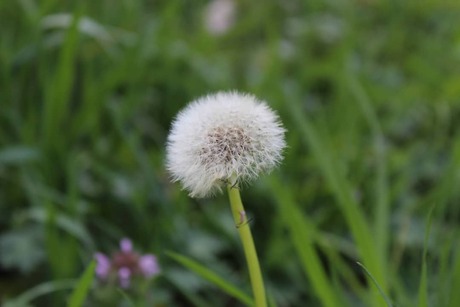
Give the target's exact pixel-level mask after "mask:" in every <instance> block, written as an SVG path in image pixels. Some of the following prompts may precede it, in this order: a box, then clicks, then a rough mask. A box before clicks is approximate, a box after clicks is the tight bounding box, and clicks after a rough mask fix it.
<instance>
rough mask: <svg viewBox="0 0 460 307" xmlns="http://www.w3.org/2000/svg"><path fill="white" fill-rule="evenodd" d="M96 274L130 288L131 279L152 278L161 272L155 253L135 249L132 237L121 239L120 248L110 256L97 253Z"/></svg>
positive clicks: (102, 278)
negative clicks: (145, 252) (143, 253)
mask: <svg viewBox="0 0 460 307" xmlns="http://www.w3.org/2000/svg"><path fill="white" fill-rule="evenodd" d="M94 258H95V259H96V261H97V266H96V276H97V277H98V278H99V279H101V280H104V281H112V280H118V283H119V285H120V287H122V288H125V289H126V288H129V287H130V285H131V281H135V280H137V279H138V278H145V279H147V278H151V277H153V276H155V275H157V274H159V272H160V266H159V265H158V261H157V258H156V257H155V255H153V254H146V255H141V254H139V253H137V252H136V251H134V249H133V243H132V241H131V240H130V239H128V238H124V239H122V240H121V241H120V250H119V251H116V252H114V253H113V254H112V256H111V257H110V258H109V257H107V256H106V255H105V254H103V253H96V254H95V255H94Z"/></svg>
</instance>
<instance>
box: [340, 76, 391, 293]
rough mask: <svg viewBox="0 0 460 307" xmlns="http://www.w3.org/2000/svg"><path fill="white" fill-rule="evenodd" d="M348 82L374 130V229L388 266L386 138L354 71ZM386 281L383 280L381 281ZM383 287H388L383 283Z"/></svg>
mask: <svg viewBox="0 0 460 307" xmlns="http://www.w3.org/2000/svg"><path fill="white" fill-rule="evenodd" d="M345 80H346V84H347V85H348V87H349V91H350V93H351V94H352V95H353V97H354V99H353V101H355V102H356V104H357V105H358V106H359V108H360V109H361V112H362V113H363V116H364V118H365V119H366V121H367V123H368V125H369V128H370V131H371V132H372V139H373V147H374V154H375V165H376V166H375V203H376V208H375V211H374V221H375V225H374V229H375V236H376V240H375V241H376V244H377V247H378V251H379V252H378V255H379V256H380V265H381V266H383V267H386V266H387V256H388V255H387V254H388V250H389V249H388V243H389V233H390V231H389V229H388V227H389V219H390V203H389V200H388V172H387V163H386V160H387V159H386V154H385V138H384V135H383V132H382V128H381V125H380V122H379V119H378V117H377V114H376V112H375V109H374V107H373V105H372V103H371V101H370V99H369V96H368V95H367V93H366V91H365V90H364V88H363V86H362V85H361V84H360V83H359V82H358V80H356V78H355V77H354V75H353V73H351V72H348V73H347V74H346V76H345ZM383 282H385V280H381V281H380V283H383ZM382 288H387V287H386V285H382Z"/></svg>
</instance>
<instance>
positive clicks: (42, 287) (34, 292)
mask: <svg viewBox="0 0 460 307" xmlns="http://www.w3.org/2000/svg"><path fill="white" fill-rule="evenodd" d="M74 286H75V280H57V281H49V282H44V283H42V284H39V285H38V286H35V287H33V288H31V289H29V290H27V291H26V292H24V293H23V294H21V295H20V296H18V297H17V298H15V299H13V300H10V301H6V302H5V303H4V305H3V306H4V307H17V306H28V305H29V303H30V302H31V301H33V300H34V299H36V298H38V297H40V296H43V295H46V294H50V293H54V292H56V291H60V290H67V289H72V288H73V287H74Z"/></svg>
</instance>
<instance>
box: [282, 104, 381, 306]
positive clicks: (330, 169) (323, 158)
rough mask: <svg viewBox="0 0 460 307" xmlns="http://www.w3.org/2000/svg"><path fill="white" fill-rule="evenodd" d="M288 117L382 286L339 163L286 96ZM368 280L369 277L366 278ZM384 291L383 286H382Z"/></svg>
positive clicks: (367, 235) (376, 261)
mask: <svg viewBox="0 0 460 307" xmlns="http://www.w3.org/2000/svg"><path fill="white" fill-rule="evenodd" d="M286 101H289V102H290V103H289V104H288V107H289V110H290V113H291V116H292V119H293V120H294V122H295V123H296V125H297V126H298V127H299V130H301V131H302V133H301V136H302V137H303V140H304V142H305V143H306V144H307V145H308V146H309V147H310V149H311V153H312V155H313V158H314V159H315V160H316V161H317V163H318V166H319V168H320V170H321V172H322V173H323V176H324V177H325V179H326V181H327V183H328V185H329V187H330V189H331V191H332V192H333V194H334V196H335V197H336V199H337V203H338V205H339V208H340V209H341V211H342V213H343V215H344V216H345V219H346V222H347V224H348V226H349V227H350V230H351V233H352V234H353V237H354V240H355V242H356V245H357V249H358V251H359V253H360V255H361V258H362V260H363V262H364V264H365V265H366V266H367V267H368V268H369V269H370V270H371V271H372V272H374V276H375V278H376V279H377V280H379V281H380V283H381V284H382V285H384V286H385V285H386V282H385V280H386V274H385V271H384V268H383V267H382V266H381V265H380V260H379V259H380V258H379V255H378V253H377V250H376V248H375V244H374V240H373V238H372V235H371V234H372V232H371V228H370V226H369V224H368V223H367V221H366V219H365V216H364V214H363V211H362V210H361V208H360V207H359V204H358V203H357V202H356V200H355V199H354V197H353V192H352V189H351V187H350V185H349V183H348V182H347V181H346V179H345V176H344V174H343V173H341V172H340V169H341V168H340V165H338V162H337V160H336V159H335V158H334V157H333V156H332V154H331V150H330V149H329V148H327V146H326V144H324V143H323V142H322V140H321V138H320V136H319V134H318V132H317V131H316V129H315V128H314V126H313V125H312V124H310V123H309V122H308V120H306V119H305V117H304V116H303V113H304V112H302V110H301V109H300V107H299V106H298V105H297V104H295V103H293V102H292V98H290V99H286ZM369 282H370V283H372V280H369ZM383 289H384V290H385V291H386V288H385V287H384V288H383ZM374 303H375V305H376V306H382V305H384V303H385V302H384V301H383V300H377V301H375V302H374Z"/></svg>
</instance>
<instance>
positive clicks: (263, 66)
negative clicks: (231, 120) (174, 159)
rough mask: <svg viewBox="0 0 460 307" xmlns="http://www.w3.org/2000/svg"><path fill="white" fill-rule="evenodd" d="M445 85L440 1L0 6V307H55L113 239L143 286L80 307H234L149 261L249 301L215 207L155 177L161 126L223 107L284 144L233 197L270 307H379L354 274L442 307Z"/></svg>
mask: <svg viewBox="0 0 460 307" xmlns="http://www.w3.org/2000/svg"><path fill="white" fill-rule="evenodd" d="M459 65H460V3H458V2H456V1H435V0H431V1H430V0H423V1H377V0H354V1H344V0H335V1H334V0H329V1H298V0H293V1H282V0H269V1H264V2H260V1H242V0H239V1H237V0H235V1H233V0H216V1H181V0H168V1H163V0H150V1H149V0H144V1H141V0H139V1H129V0H124V1H112V0H99V1H57V0H46V1H45V0H43V1H38V0H2V1H1V2H0V213H1V214H0V303H1V302H3V303H5V302H7V301H9V302H10V303H11V302H13V303H12V304H13V305H14V306H27V304H29V306H30V305H32V306H63V305H64V304H65V302H66V300H67V297H68V295H69V293H70V292H69V291H70V288H71V286H70V287H69V286H68V285H69V282H71V281H72V280H75V279H76V278H78V277H79V276H80V275H81V274H82V272H83V270H84V268H85V267H86V266H87V265H88V263H89V262H90V260H91V259H92V257H93V255H94V253H95V252H97V251H101V252H104V253H107V254H110V253H111V252H113V251H115V250H117V249H118V242H119V240H120V239H121V238H123V237H128V238H131V239H132V241H133V242H134V247H135V249H136V250H138V251H139V252H142V253H154V254H156V255H157V256H158V258H159V261H160V265H161V268H162V274H161V275H160V276H159V277H157V278H156V279H155V280H153V281H151V282H150V283H148V285H147V286H145V288H144V289H142V291H141V292H142V293H139V291H137V290H136V289H128V290H126V291H118V290H116V289H115V288H116V286H113V288H114V289H113V291H105V290H107V288H109V286H107V285H105V286H104V285H102V284H101V283H99V282H97V281H95V282H94V285H93V287H92V290H91V292H90V294H89V296H88V298H87V301H86V305H87V306H104V304H107V306H115V305H116V306H133V305H132V302H133V301H135V302H139V304H140V306H143V305H142V304H144V305H145V306H153V305H155V306H240V303H239V302H238V301H237V300H236V299H235V298H232V297H231V296H230V295H228V294H226V293H225V292H223V291H221V289H219V287H218V286H216V285H215V284H213V283H212V282H209V281H206V280H205V279H203V278H201V277H199V276H198V275H199V274H197V273H196V272H193V270H189V269H187V268H185V267H183V266H182V265H181V264H179V263H178V262H176V261H175V260H174V259H172V258H171V257H169V256H168V255H167V254H166V252H167V251H173V252H176V253H179V254H182V255H185V256H187V257H189V258H191V259H194V260H195V261H197V262H199V263H201V264H202V265H204V266H205V267H207V268H208V269H210V270H212V271H214V272H216V273H217V274H218V275H219V276H222V277H224V278H225V279H226V280H227V281H230V282H231V283H233V284H234V285H236V287H238V288H239V289H241V291H243V292H245V293H248V294H250V286H249V281H248V277H247V272H246V265H245V260H244V256H243V252H242V249H241V244H240V242H239V239H238V237H237V233H236V230H235V227H234V225H233V224H232V219H231V215H230V210H229V207H228V201H227V199H226V195H219V196H217V197H215V198H209V199H191V198H189V197H188V196H187V193H186V192H184V191H181V188H180V186H179V185H178V184H173V183H171V182H170V181H169V178H168V174H167V173H166V171H165V167H164V160H165V158H164V152H165V140H166V137H167V134H168V129H169V127H170V123H171V121H172V119H173V118H174V116H175V114H176V113H177V112H178V111H179V110H180V109H181V108H183V107H184V106H185V105H186V104H187V102H189V101H191V100H193V99H195V98H197V97H199V96H201V95H204V94H207V93H211V92H215V91H218V90H230V89H237V90H240V91H243V92H250V93H253V94H255V95H256V96H258V97H259V98H261V99H263V100H266V101H267V102H268V103H269V104H270V105H271V107H272V108H273V109H275V110H277V112H278V113H279V115H280V117H281V118H282V121H283V122H284V124H285V126H286V128H287V130H288V133H287V135H286V136H287V143H288V148H287V149H286V151H285V160H284V162H283V163H282V165H281V166H280V167H279V169H278V170H276V171H275V172H273V173H272V174H270V175H269V176H266V177H263V178H261V180H259V181H257V182H255V183H254V184H253V185H251V186H246V187H243V189H242V198H243V201H244V203H245V206H246V209H247V211H248V212H249V214H250V216H251V217H252V218H253V221H252V224H251V226H252V229H253V233H254V238H255V241H256V246H257V249H258V253H259V257H260V259H261V266H262V270H263V273H264V277H265V280H266V284H267V288H268V289H267V292H268V293H269V298H270V300H271V302H272V306H334V305H335V306H384V304H383V300H382V297H381V294H380V292H379V291H378V289H377V287H376V285H375V284H374V283H373V281H372V279H371V278H369V276H367V275H366V273H365V270H364V269H363V268H362V267H360V266H359V265H358V264H357V263H356V262H357V261H359V262H361V263H363V264H364V265H365V266H366V268H367V269H368V271H369V273H370V274H371V275H372V276H373V277H374V279H375V281H376V282H377V284H378V285H379V287H380V288H381V290H382V291H383V292H384V294H385V295H387V296H388V297H389V300H391V301H392V302H393V303H394V304H395V306H417V305H418V306H452V307H454V306H459V305H460V292H459V291H458V290H459V289H460V253H459V252H460V250H459V248H458V246H459V244H458V243H459V231H460V225H459V219H460V212H459V209H460V207H459V201H460V189H459V184H460V138H459V129H458V128H459V121H460V99H459V95H460V73H459V67H460V66H459ZM430 212H431V213H430ZM429 221H431V223H429ZM429 225H431V228H430V227H428V226H429ZM70 284H71V283H70ZM66 285H67V286H66ZM40 286H41V288H40ZM37 287H39V288H37ZM103 288H104V289H103ZM37 289H38V290H37ZM40 289H42V290H43V289H45V290H43V292H40V291H39V290H40ZM31 290H32V292H30V291H31ZM34 291H35V292H34ZM37 291H38V292H37ZM104 291H105V292H104ZM102 292H103V293H102ZM24 293H26V294H27V293H29V295H30V296H29V297H27V298H24ZM31 293H32V294H31ZM21 295H22V296H21ZM18 298H21V299H22V301H21V302H22V303H21V304H22V305H21V304H20V303H19V301H20V300H17V299H18ZM15 300H16V301H15ZM14 302H16V303H14ZM107 302H111V303H107ZM113 302H117V303H116V304H115V303H113ZM129 302H131V305H130V303H129ZM338 302H340V303H338Z"/></svg>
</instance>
